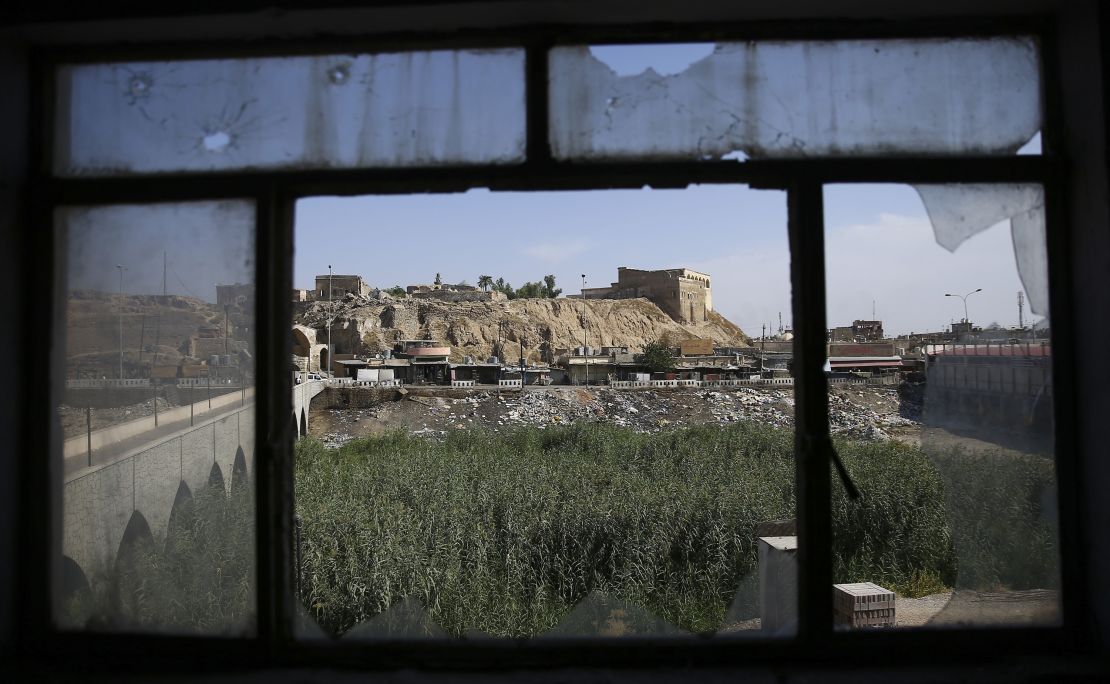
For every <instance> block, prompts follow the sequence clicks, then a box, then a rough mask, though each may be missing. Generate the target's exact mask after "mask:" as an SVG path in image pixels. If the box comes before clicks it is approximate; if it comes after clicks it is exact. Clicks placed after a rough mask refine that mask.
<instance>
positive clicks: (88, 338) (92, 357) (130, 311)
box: [66, 290, 235, 378]
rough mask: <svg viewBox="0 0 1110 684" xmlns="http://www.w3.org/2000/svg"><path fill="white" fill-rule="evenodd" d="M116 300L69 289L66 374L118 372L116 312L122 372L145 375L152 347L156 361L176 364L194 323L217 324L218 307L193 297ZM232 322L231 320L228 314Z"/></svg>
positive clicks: (107, 374)
mask: <svg viewBox="0 0 1110 684" xmlns="http://www.w3.org/2000/svg"><path fill="white" fill-rule="evenodd" d="M120 305H121V301H120V299H119V297H118V296H116V295H114V294H112V293H109V292H97V291H94V290H74V291H71V292H70V293H69V301H68V306H67V311H66V361H67V365H68V366H69V368H68V369H67V373H68V377H109V378H113V377H116V376H117V375H118V374H119V370H118V369H119V345H120V339H119V335H120V318H121V316H120V314H121V313H122V322H123V325H122V327H123V356H124V358H123V364H124V374H125V375H126V376H127V377H145V376H146V373H147V372H148V370H147V369H148V368H149V366H150V364H151V363H152V361H153V359H154V355H155V351H157V353H158V363H159V364H168V365H176V364H177V363H179V362H180V361H181V359H182V356H183V354H184V353H185V352H186V351H187V348H188V341H189V336H190V335H192V334H193V333H195V332H196V331H197V329H198V328H200V327H202V326H214V327H217V328H220V329H222V327H223V316H224V312H223V310H222V309H220V308H219V307H217V306H216V305H215V304H210V303H208V302H205V301H202V300H200V299H195V298H193V297H183V296H180V295H168V296H165V297H162V296H159V295H131V294H128V295H124V297H123V300H122V307H121V306H120ZM121 308H122V311H121ZM232 321H233V323H234V321H235V315H234V314H233V316H232ZM155 345H157V347H156V346H155ZM140 346H141V351H140Z"/></svg>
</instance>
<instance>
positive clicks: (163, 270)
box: [162, 249, 166, 297]
mask: <svg viewBox="0 0 1110 684" xmlns="http://www.w3.org/2000/svg"><path fill="white" fill-rule="evenodd" d="M162 296H163V297H165V296H166V250H164V249H163V250H162Z"/></svg>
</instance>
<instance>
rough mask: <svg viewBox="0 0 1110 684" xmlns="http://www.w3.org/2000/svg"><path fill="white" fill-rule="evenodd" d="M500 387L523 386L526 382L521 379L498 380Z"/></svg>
mask: <svg viewBox="0 0 1110 684" xmlns="http://www.w3.org/2000/svg"><path fill="white" fill-rule="evenodd" d="M497 386H498V387H523V386H524V383H523V382H522V381H520V380H498V381H497Z"/></svg>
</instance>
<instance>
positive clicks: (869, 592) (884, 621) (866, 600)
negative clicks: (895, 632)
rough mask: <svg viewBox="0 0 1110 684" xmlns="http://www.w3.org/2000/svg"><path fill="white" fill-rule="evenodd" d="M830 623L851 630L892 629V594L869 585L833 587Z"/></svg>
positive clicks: (876, 586) (870, 583) (869, 583)
mask: <svg viewBox="0 0 1110 684" xmlns="http://www.w3.org/2000/svg"><path fill="white" fill-rule="evenodd" d="M833 606H834V611H835V612H834V622H835V624H836V625H843V626H847V627H850V628H853V629H857V628H861V627H894V626H895V619H894V592H893V591H890V590H889V589H883V588H882V587H880V586H879V585H877V584H874V583H872V582H854V583H852V584H834V585H833Z"/></svg>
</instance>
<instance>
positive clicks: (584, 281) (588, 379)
mask: <svg viewBox="0 0 1110 684" xmlns="http://www.w3.org/2000/svg"><path fill="white" fill-rule="evenodd" d="M582 355H583V356H585V357H586V387H589V386H590V354H589V352H588V351H586V274H585V273H583V274H582Z"/></svg>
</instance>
